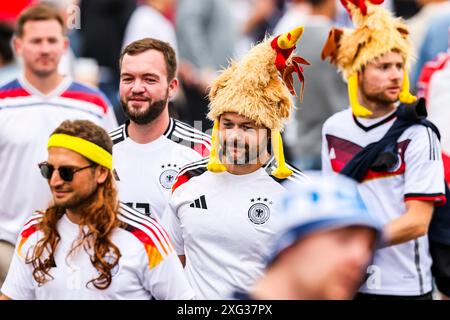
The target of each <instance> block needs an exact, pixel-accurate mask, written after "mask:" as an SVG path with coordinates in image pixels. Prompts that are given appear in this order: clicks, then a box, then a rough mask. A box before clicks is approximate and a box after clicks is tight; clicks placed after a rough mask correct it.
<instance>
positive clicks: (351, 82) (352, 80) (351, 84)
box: [348, 73, 372, 117]
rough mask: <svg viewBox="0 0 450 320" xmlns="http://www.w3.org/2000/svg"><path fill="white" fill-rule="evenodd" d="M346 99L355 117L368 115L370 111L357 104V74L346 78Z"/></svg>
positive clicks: (370, 113)
mask: <svg viewBox="0 0 450 320" xmlns="http://www.w3.org/2000/svg"><path fill="white" fill-rule="evenodd" d="M348 99H349V100H350V107H351V108H352V112H353V114H354V115H355V116H357V117H368V116H370V115H372V112H371V111H370V110H368V109H367V108H365V107H363V106H362V105H360V104H359V101H358V74H357V73H355V74H352V75H351V76H350V77H349V78H348Z"/></svg>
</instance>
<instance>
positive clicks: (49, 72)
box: [0, 2, 117, 286]
mask: <svg viewBox="0 0 450 320" xmlns="http://www.w3.org/2000/svg"><path fill="white" fill-rule="evenodd" d="M2 3H3V2H2ZM12 45H13V46H14V51H15V53H16V54H17V56H18V58H20V60H21V62H22V63H21V65H22V67H23V68H22V74H21V75H20V76H19V77H18V78H17V79H12V80H11V81H8V82H6V83H2V84H1V85H0V123H1V126H0V137H1V139H0V140H1V142H0V144H1V146H0V159H1V160H0V172H1V178H0V286H1V284H2V282H3V280H4V276H5V274H6V272H7V270H8V265H9V262H10V259H11V257H12V254H13V252H14V245H13V244H14V243H15V241H16V239H17V236H18V234H19V231H20V228H21V226H22V225H23V223H24V222H25V220H26V218H27V216H26V215H27V214H29V213H30V212H32V211H34V210H37V209H43V208H45V206H46V205H47V204H48V202H49V201H50V199H51V195H50V193H49V192H48V190H47V188H46V186H45V183H44V181H42V179H41V178H40V177H39V172H37V170H36V168H35V164H36V163H37V162H38V161H40V160H42V159H43V158H44V157H45V148H44V147H45V144H46V142H47V138H48V136H49V134H50V133H51V132H52V130H54V129H55V128H56V127H57V126H58V125H59V124H60V123H61V122H62V121H64V120H66V119H86V120H90V121H93V122H94V123H97V124H99V125H102V126H103V127H105V128H108V129H112V128H114V127H115V126H116V125H117V121H116V119H115V116H114V112H113V110H112V108H111V107H110V103H109V102H108V101H107V99H106V98H105V97H104V95H103V94H102V93H101V92H100V91H98V90H96V89H94V88H91V87H87V86H85V85H83V84H81V83H79V82H76V81H73V80H72V79H71V78H70V77H69V76H65V75H63V74H62V73H60V72H59V71H58V65H59V62H60V61H61V59H62V57H63V56H64V54H65V53H66V51H67V48H68V45H69V41H68V39H67V37H66V28H65V21H64V19H63V18H62V17H61V15H60V14H59V12H58V10H57V9H56V8H54V7H53V6H50V5H48V4H44V3H38V4H36V5H33V6H30V7H28V8H27V9H25V10H24V11H23V12H22V13H21V14H20V16H19V18H18V20H17V28H16V31H15V35H14V37H13V41H12ZM2 72H3V70H2ZM31 164H32V165H31Z"/></svg>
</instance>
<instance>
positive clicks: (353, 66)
mask: <svg viewBox="0 0 450 320" xmlns="http://www.w3.org/2000/svg"><path fill="white" fill-rule="evenodd" d="M341 2H342V4H343V5H344V6H345V8H346V9H347V10H348V12H349V14H350V16H351V18H352V21H353V24H354V25H355V29H339V28H332V29H331V31H330V33H329V37H328V40H327V42H326V43H325V46H324V48H323V51H322V59H326V58H327V57H329V58H330V62H331V63H333V64H335V65H336V66H337V67H338V69H339V71H341V72H342V75H343V77H344V79H345V80H346V81H347V82H348V92H349V100H350V106H351V108H352V111H353V114H354V115H356V116H360V117H367V116H369V115H371V114H372V112H370V111H369V110H367V109H366V108H365V107H363V106H361V105H360V104H359V102H358V96H357V95H358V73H359V72H360V71H361V70H362V69H363V67H364V66H365V65H367V64H368V63H369V62H371V61H373V60H374V59H376V58H378V57H381V56H382V55H384V54H386V53H389V52H391V51H396V52H399V53H400V54H401V56H402V57H403V59H404V62H405V68H404V70H403V72H404V77H403V83H402V88H401V93H400V97H399V99H400V101H401V102H404V103H412V102H414V101H415V100H416V98H415V97H414V96H413V95H412V94H411V93H410V92H409V79H408V74H407V71H406V69H407V67H408V66H409V61H410V59H411V52H412V48H411V43H410V41H409V39H408V34H409V31H408V27H407V25H406V24H405V23H404V21H403V20H402V19H401V18H395V17H394V16H393V15H392V13H391V12H390V11H388V10H386V9H385V8H383V7H381V6H379V4H381V3H382V2H383V0H341Z"/></svg>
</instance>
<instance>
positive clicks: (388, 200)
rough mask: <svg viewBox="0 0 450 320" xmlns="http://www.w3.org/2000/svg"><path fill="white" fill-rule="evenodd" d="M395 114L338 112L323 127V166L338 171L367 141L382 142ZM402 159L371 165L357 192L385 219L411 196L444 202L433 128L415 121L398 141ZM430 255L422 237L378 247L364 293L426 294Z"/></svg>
mask: <svg viewBox="0 0 450 320" xmlns="http://www.w3.org/2000/svg"><path fill="white" fill-rule="evenodd" d="M395 119H396V117H395V113H394V112H393V113H391V114H389V115H386V116H384V117H382V118H377V119H364V118H357V117H354V116H353V114H352V112H351V110H350V109H346V110H344V111H341V112H338V113H336V114H335V115H333V116H332V117H331V118H329V119H328V120H327V121H326V122H325V124H324V126H323V137H322V138H323V143H322V168H323V170H324V171H325V172H340V171H341V170H342V169H343V167H344V166H345V164H346V163H347V162H348V161H350V159H352V157H353V156H355V155H356V154H357V153H358V152H359V151H361V150H362V149H363V148H364V147H366V146H367V145H368V144H370V143H373V142H376V141H379V140H380V139H381V138H382V137H383V136H384V134H385V133H386V132H387V131H388V130H389V128H390V127H391V126H392V124H393V123H394V121H395ZM397 148H398V161H397V164H396V165H395V166H394V167H393V168H392V169H390V170H388V171H385V172H375V171H373V170H371V169H370V170H369V171H368V172H367V174H366V175H365V177H364V180H363V181H362V183H360V184H359V187H358V188H359V192H360V193H361V197H362V199H363V200H364V202H365V204H366V206H367V207H368V209H369V210H370V211H371V212H373V213H374V214H375V215H376V216H377V217H378V218H379V219H380V220H381V221H382V222H383V223H388V222H390V221H392V220H394V219H396V218H399V217H400V216H401V215H402V214H404V213H405V212H406V206H405V202H406V201H408V200H424V201H433V202H435V203H436V204H437V205H439V204H443V203H445V196H444V175H443V165H442V157H441V151H440V144H439V141H438V138H437V136H436V135H435V133H434V132H432V130H431V129H429V128H426V127H425V126H422V125H414V126H412V127H410V128H408V129H406V130H405V131H404V132H403V134H402V135H401V136H400V137H399V139H398V140H397ZM430 267H431V257H430V254H429V250H428V238H427V236H423V237H420V238H417V239H415V240H411V241H408V242H405V243H402V244H398V245H395V246H390V247H386V248H383V249H381V250H377V251H376V252H375V257H374V261H373V265H371V266H370V267H369V268H368V269H367V273H368V279H367V281H366V282H365V283H364V285H363V286H362V288H361V289H360V291H361V292H364V293H370V294H381V295H405V296H413V295H423V294H425V293H428V292H430V291H431V271H430Z"/></svg>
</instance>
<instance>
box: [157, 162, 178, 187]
mask: <svg viewBox="0 0 450 320" xmlns="http://www.w3.org/2000/svg"><path fill="white" fill-rule="evenodd" d="M161 168H162V169H163V172H161V174H160V175H159V183H160V184H161V185H162V186H163V188H165V189H172V185H173V183H174V182H175V178H176V177H177V174H178V166H177V165H176V164H170V163H169V164H167V165H162V166H161Z"/></svg>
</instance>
